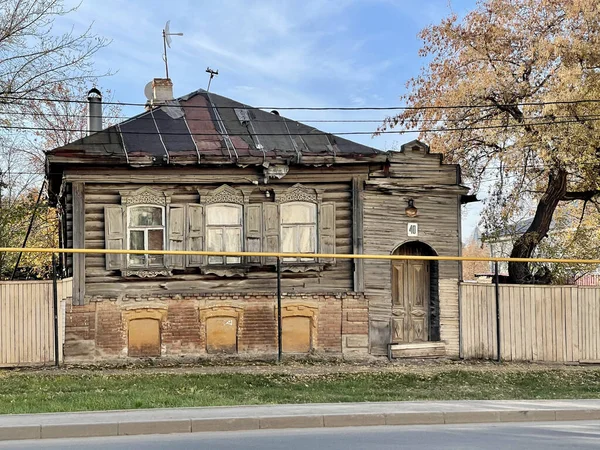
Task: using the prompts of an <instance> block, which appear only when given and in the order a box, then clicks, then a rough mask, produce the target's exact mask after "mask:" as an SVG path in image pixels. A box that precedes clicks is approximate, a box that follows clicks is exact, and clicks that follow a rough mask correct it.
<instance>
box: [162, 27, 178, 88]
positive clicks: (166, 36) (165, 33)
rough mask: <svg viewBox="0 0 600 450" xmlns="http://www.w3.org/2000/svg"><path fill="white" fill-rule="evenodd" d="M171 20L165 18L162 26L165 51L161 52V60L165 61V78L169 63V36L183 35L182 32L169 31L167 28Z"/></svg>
mask: <svg viewBox="0 0 600 450" xmlns="http://www.w3.org/2000/svg"><path fill="white" fill-rule="evenodd" d="M170 23H171V21H170V20H167V23H166V25H165V28H163V33H162V34H163V47H164V50H165V52H164V53H163V61H164V62H165V72H166V74H167V78H169V63H168V61H167V47H169V48H171V42H172V39H171V36H183V33H171V30H170V28H169V26H170Z"/></svg>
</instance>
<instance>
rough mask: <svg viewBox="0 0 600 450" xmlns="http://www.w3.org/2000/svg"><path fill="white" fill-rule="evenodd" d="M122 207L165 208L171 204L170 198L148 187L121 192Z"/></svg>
mask: <svg viewBox="0 0 600 450" xmlns="http://www.w3.org/2000/svg"><path fill="white" fill-rule="evenodd" d="M120 194H121V203H122V204H123V205H159V206H166V205H167V204H169V203H170V202H171V198H170V196H168V195H167V194H166V193H164V192H160V191H156V190H154V189H152V188H149V187H141V188H139V189H137V190H135V191H121V192H120Z"/></svg>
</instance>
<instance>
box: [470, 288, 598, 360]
mask: <svg viewBox="0 0 600 450" xmlns="http://www.w3.org/2000/svg"><path fill="white" fill-rule="evenodd" d="M460 301H461V311H462V313H461V318H460V319H461V333H462V337H463V339H462V345H463V348H462V355H463V357H464V358H466V359H469V358H485V359H492V358H495V357H496V355H497V348H496V328H495V314H496V312H495V287H494V285H492V284H483V283H479V284H478V283H463V284H462V286H461V299H460ZM500 341H501V343H500V345H501V349H500V353H501V356H502V359H505V360H509V361H520V360H525V361H546V362H580V361H600V287H589V286H585V287H582V286H530V285H523V286H520V285H501V286H500Z"/></svg>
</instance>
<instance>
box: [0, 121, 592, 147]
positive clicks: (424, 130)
mask: <svg viewBox="0 0 600 450" xmlns="http://www.w3.org/2000/svg"><path fill="white" fill-rule="evenodd" d="M597 120H600V118H589V119H583V120H562V121H559V120H556V121H555V120H553V121H549V122H528V123H514V124H505V125H483V126H469V127H455V128H445V127H440V128H420V129H410V130H402V131H341V132H333V131H332V132H324V131H316V132H308V133H306V132H303V133H297V132H290V133H251V132H250V131H248V132H247V133H219V132H217V131H215V132H214V133H191V132H190V133H179V132H159V131H158V130H157V131H127V130H118V132H119V133H120V134H135V135H154V134H156V135H160V136H223V135H226V136H238V137H245V136H332V135H337V136H350V135H373V134H405V133H438V132H451V131H471V130H491V129H502V128H524V127H531V126H540V125H561V124H571V123H581V122H595V121H597ZM3 128H5V129H13V130H27V131H54V132H57V131H58V132H65V133H87V132H88V130H84V129H77V128H47V127H27V126H12V125H9V126H4V127H3ZM105 131H106V130H105ZM112 143H114V142H106V144H112ZM96 144H101V143H100V142H96Z"/></svg>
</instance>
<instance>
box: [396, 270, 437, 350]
mask: <svg viewBox="0 0 600 450" xmlns="http://www.w3.org/2000/svg"><path fill="white" fill-rule="evenodd" d="M429 265H430V264H429V261H394V262H393V266H392V269H393V274H392V278H393V279H392V283H393V285H392V287H393V289H392V296H393V299H392V300H393V301H392V342H393V343H399V344H408V343H411V342H426V341H427V340H428V339H429V278H430V274H429Z"/></svg>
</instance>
